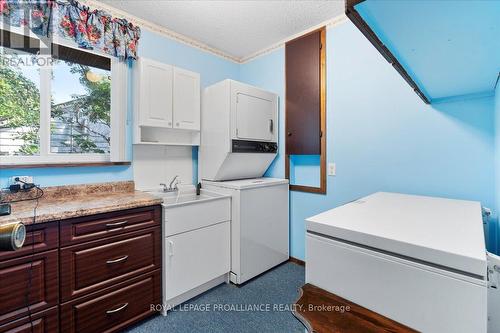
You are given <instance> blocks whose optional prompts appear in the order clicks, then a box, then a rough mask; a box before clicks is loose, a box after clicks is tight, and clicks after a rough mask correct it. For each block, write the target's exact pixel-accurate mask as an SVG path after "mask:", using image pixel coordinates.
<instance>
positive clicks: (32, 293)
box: [0, 250, 59, 325]
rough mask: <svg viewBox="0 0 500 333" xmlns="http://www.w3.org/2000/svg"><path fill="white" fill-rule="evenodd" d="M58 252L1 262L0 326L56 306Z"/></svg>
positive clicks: (57, 297)
mask: <svg viewBox="0 0 500 333" xmlns="http://www.w3.org/2000/svg"><path fill="white" fill-rule="evenodd" d="M58 272H59V265H58V251H57V250H52V251H48V252H42V253H37V254H34V255H29V256H25V257H22V258H16V259H11V260H6V261H2V262H0V325H2V324H5V323H7V322H10V321H12V320H15V319H19V318H21V317H24V316H27V315H28V313H30V312H31V313H34V312H38V311H41V310H45V309H47V308H49V307H51V306H54V305H57V301H58V299H59V293H58V292H59V279H58Z"/></svg>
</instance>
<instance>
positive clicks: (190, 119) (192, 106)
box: [173, 67, 200, 131]
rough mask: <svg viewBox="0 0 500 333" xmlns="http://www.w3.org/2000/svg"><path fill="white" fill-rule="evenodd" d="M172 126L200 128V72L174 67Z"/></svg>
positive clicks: (197, 129) (190, 128) (191, 128)
mask: <svg viewBox="0 0 500 333" xmlns="http://www.w3.org/2000/svg"><path fill="white" fill-rule="evenodd" d="M173 75H174V97H173V101H174V103H173V123H174V128H179V129H188V130H196V131H199V130H200V74H198V73H194V72H190V71H187V70H185V69H181V68H176V67H175V68H174V73H173Z"/></svg>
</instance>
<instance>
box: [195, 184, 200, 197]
mask: <svg viewBox="0 0 500 333" xmlns="http://www.w3.org/2000/svg"><path fill="white" fill-rule="evenodd" d="M200 192H201V183H198V185H196V195H200Z"/></svg>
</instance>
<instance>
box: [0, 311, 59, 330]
mask: <svg viewBox="0 0 500 333" xmlns="http://www.w3.org/2000/svg"><path fill="white" fill-rule="evenodd" d="M57 308H58V307H57V306H54V307H52V308H50V309H48V310H45V311H42V312H38V313H35V314H33V315H31V319H30V317H29V316H27V317H24V318H21V319H18V320H16V321H13V322H10V323H8V324H5V325H1V326H0V333H58V332H59V311H58V309H57Z"/></svg>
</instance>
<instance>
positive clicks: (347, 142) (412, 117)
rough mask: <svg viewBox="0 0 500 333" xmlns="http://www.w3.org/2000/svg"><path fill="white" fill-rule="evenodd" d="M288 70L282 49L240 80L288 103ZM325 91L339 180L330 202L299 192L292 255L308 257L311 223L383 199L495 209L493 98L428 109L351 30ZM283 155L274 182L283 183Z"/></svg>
mask: <svg viewBox="0 0 500 333" xmlns="http://www.w3.org/2000/svg"><path fill="white" fill-rule="evenodd" d="M283 68H284V51H283V49H279V50H277V51H274V52H273V53H271V54H268V55H264V56H262V57H260V58H258V59H256V60H254V61H252V62H250V63H248V64H244V65H243V66H242V70H241V76H240V79H241V80H242V81H244V82H249V83H252V84H259V85H261V86H262V87H264V88H267V89H270V90H273V91H275V92H277V93H279V94H280V96H281V99H282V100H283V92H284V75H283ZM267 78H270V80H268V79H267ZM327 91H328V95H327V147H328V148H327V149H328V162H333V161H335V163H336V165H337V176H335V177H328V193H327V195H318V194H310V193H303V192H291V198H290V200H291V201H290V217H291V221H290V223H291V234H290V238H291V255H292V256H294V257H297V258H300V259H303V258H304V241H305V230H304V219H305V218H307V217H309V216H312V215H314V214H317V213H319V212H321V211H324V210H327V209H330V208H333V207H335V206H338V205H341V204H343V203H346V202H348V201H351V200H353V199H355V198H358V197H361V196H365V195H367V194H370V193H372V192H375V191H394V192H404V193H413V194H423V195H434V196H444V197H449V198H459V199H470V200H478V201H481V202H482V203H483V205H485V206H488V207H491V208H492V209H495V210H496V203H495V195H494V186H493V179H494V173H495V171H494V149H495V147H494V135H495V128H494V100H493V98H492V97H489V98H479V99H470V100H457V101H455V102H453V103H443V104H438V105H433V106H429V105H425V104H424V103H423V102H422V101H421V100H420V98H418V96H417V95H416V94H415V93H414V92H413V91H412V90H411V88H410V87H409V86H408V85H407V84H406V82H404V80H403V79H402V78H401V76H400V75H399V74H398V73H397V72H396V71H394V69H393V68H392V66H391V65H390V64H389V63H387V62H386V61H385V60H384V59H383V57H382V56H381V55H380V54H379V53H378V52H377V51H376V50H375V48H374V47H373V46H372V45H371V44H370V43H369V42H368V40H367V39H366V38H365V37H364V36H363V35H362V34H361V33H360V32H359V31H358V30H357V29H356V28H355V27H354V26H353V24H352V23H350V22H346V23H344V24H341V25H339V26H336V27H332V28H329V29H328V30H327ZM280 117H281V119H282V120H283V119H284V108H283V107H282V108H281V115H280ZM281 125H282V124H281ZM283 134H284V131H283V130H281V139H282V140H283V138H284V136H283ZM281 148H282V149H283V146H282V147H281ZM280 153H281V154H280V155H281V156H280V157H279V158H278V159H277V160H276V162H275V164H274V165H273V166H272V168H271V169H270V170H269V172H268V175H269V176H276V177H282V176H283V170H284V166H283V157H282V156H283V150H281V151H280ZM302 174H303V176H304V175H307V172H302ZM306 177H307V176H306ZM309 177H313V178H314V177H316V175H312V173H309ZM301 181H307V179H302V180H301ZM313 181H315V180H313ZM401 215H402V216H403V215H404V211H401Z"/></svg>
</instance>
